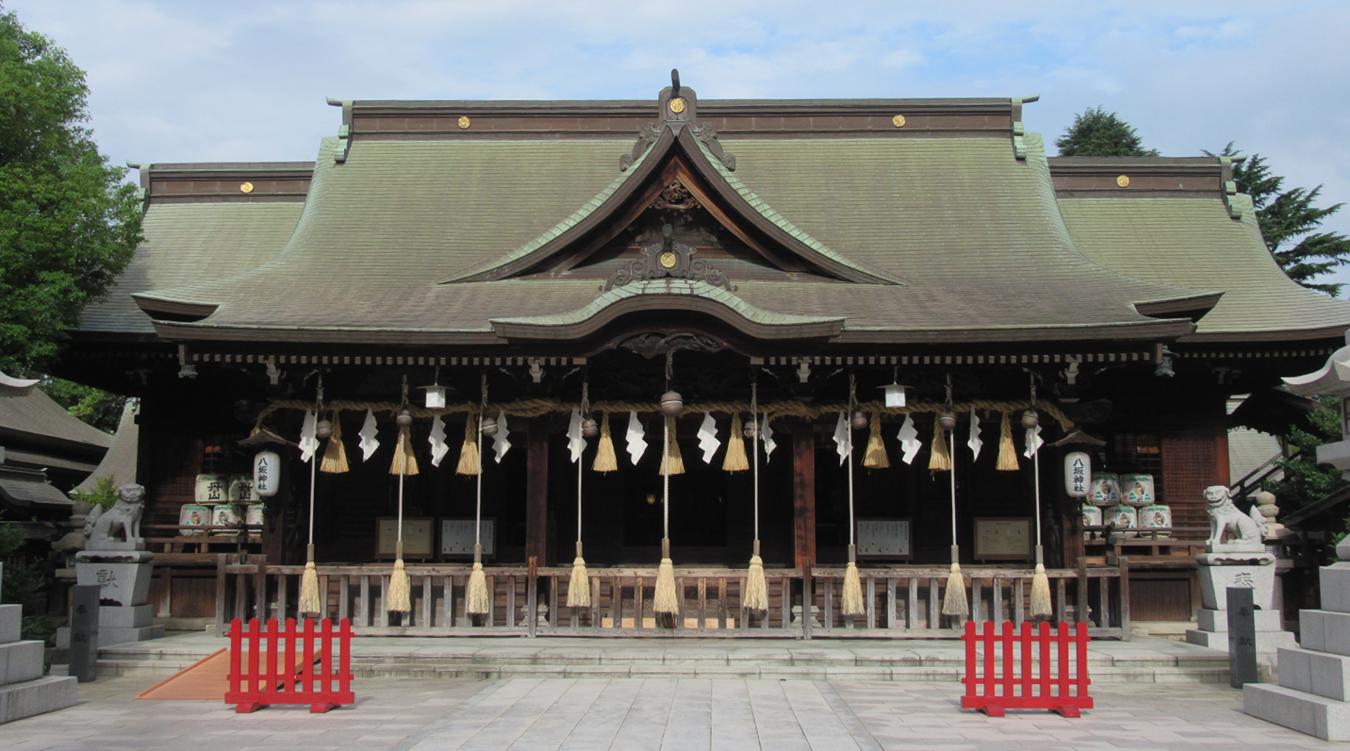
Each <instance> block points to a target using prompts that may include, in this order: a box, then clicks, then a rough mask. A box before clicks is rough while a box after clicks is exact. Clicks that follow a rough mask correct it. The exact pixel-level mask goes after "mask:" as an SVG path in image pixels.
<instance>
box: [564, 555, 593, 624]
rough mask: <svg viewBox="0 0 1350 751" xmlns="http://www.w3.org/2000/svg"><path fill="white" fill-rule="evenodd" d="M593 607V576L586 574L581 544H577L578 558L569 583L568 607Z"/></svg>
mask: <svg viewBox="0 0 1350 751" xmlns="http://www.w3.org/2000/svg"><path fill="white" fill-rule="evenodd" d="M590 606H591V576H590V574H588V573H587V572H586V559H585V558H582V557H581V542H580V541H578V542H577V557H576V558H574V559H573V560H572V578H571V579H570V580H568V582H567V607H569V608H589V607H590Z"/></svg>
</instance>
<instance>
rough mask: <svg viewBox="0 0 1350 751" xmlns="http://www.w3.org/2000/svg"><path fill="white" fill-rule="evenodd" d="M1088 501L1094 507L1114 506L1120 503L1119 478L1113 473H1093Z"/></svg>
mask: <svg viewBox="0 0 1350 751" xmlns="http://www.w3.org/2000/svg"><path fill="white" fill-rule="evenodd" d="M1088 500H1090V501H1092V504H1093V505H1094V506H1115V505H1116V504H1118V503H1120V478H1119V477H1117V476H1116V473H1115V472H1094V473H1093V474H1092V493H1091V494H1090V495H1088Z"/></svg>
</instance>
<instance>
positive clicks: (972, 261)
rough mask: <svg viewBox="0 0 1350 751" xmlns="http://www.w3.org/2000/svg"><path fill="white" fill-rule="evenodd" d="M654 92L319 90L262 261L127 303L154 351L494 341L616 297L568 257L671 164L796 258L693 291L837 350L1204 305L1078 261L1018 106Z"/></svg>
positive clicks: (752, 237) (1180, 290)
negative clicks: (581, 98) (335, 120)
mask: <svg viewBox="0 0 1350 751" xmlns="http://www.w3.org/2000/svg"><path fill="white" fill-rule="evenodd" d="M678 94H679V96H678V97H677V96H676V92H675V91H673V90H672V88H667V89H666V90H665V91H663V92H662V94H661V95H660V97H659V98H658V100H657V102H656V105H657V106H656V107H655V108H653V107H652V103H651V102H647V103H643V104H642V105H641V107H640V108H639V106H638V104H637V103H633V102H615V103H603V102H602V103H595V102H584V103H566V104H558V103H534V104H525V103H518V102H514V103H464V102H448V103H437V102H432V103H390V102H371V103H361V102H357V103H344V106H343V110H344V126H343V133H342V135H341V136H340V137H338V138H334V139H326V140H325V141H324V143H323V145H322V148H321V150H320V154H319V157H318V160H317V162H316V166H315V169H314V177H313V184H312V187H311V189H310V191H309V198H308V201H307V203H306V205H305V208H304V212H303V214H302V215H301V217H300V219H299V221H298V223H297V224H296V227H295V231H294V233H293V234H292V235H291V236H290V238H289V240H288V241H287V242H286V243H285V247H284V249H283V250H282V251H281V252H280V253H279V254H278V255H276V257H275V258H272V259H271V260H269V261H267V262H265V263H263V264H261V265H259V266H257V267H256V268H253V269H251V270H248V271H245V272H243V273H240V274H237V275H235V276H233V277H230V278H225V279H213V280H206V281H201V282H200V283H196V284H190V285H187V286H181V287H177V288H160V289H155V290H148V291H143V292H140V293H137V294H136V299H137V301H138V303H139V304H140V305H141V307H142V309H144V310H146V311H149V312H151V313H153V314H154V315H155V316H156V317H157V318H158V320H157V322H156V324H155V325H156V330H157V332H158V333H159V334H160V336H161V337H163V338H165V339H168V340H174V341H194V340H212V339H214V340H231V341H258V340H267V341H294V342H334V343H336V342H345V343H389V344H393V343H396V344H402V345H413V344H480V345H493V344H497V345H500V344H504V343H505V342H506V341H507V340H508V339H511V338H513V337H514V336H515V335H518V334H520V333H521V332H522V331H524V330H525V328H526V327H533V328H538V327H539V326H542V325H547V322H554V323H556V324H557V325H560V326H566V325H571V324H573V323H576V322H577V321H578V320H580V318H578V317H579V316H580V317H581V318H585V317H586V316H594V315H601V314H602V313H603V315H609V314H610V312H612V311H613V310H614V309H616V308H614V307H613V305H612V303H613V302H615V301H610V302H609V303H607V302H606V300H605V298H603V297H602V292H601V291H600V290H599V286H600V285H598V284H597V281H596V280H595V279H594V278H591V277H588V276H587V275H586V274H585V273H582V271H584V269H581V268H578V267H577V266H576V264H575V261H576V258H577V254H578V253H584V252H588V250H587V249H593V248H594V247H596V243H597V238H603V237H606V236H608V237H613V236H614V235H613V233H614V232H616V231H617V229H622V228H623V226H624V223H625V222H628V221H632V219H633V217H634V216H636V215H637V213H636V212H637V211H638V210H640V209H641V207H642V205H643V204H642V203H641V201H640V200H637V199H640V198H641V197H642V196H643V195H644V194H643V192H642V191H650V190H653V189H654V188H660V187H661V185H660V182H659V181H653V180H651V179H650V178H651V177H652V176H653V175H657V174H662V173H659V172H658V168H661V169H664V168H666V167H670V165H672V164H674V163H675V161H678V162H679V163H680V168H681V169H684V170H685V172H681V173H680V177H681V179H685V178H687V179H689V180H690V181H691V182H695V183H697V185H696V186H691V187H696V188H697V189H699V190H702V191H704V194H705V197H706V198H707V201H708V202H709V203H711V204H715V205H714V206H712V207H711V209H710V213H712V212H713V211H715V212H718V216H717V221H719V222H723V223H724V224H726V225H729V226H730V228H731V229H732V231H733V233H740V234H737V237H742V236H743V239H746V240H747V241H748V242H747V244H749V245H752V246H753V245H755V244H756V243H758V244H759V245H761V246H762V248H761V249H762V250H766V251H768V252H769V253H770V254H771V255H772V254H773V253H781V254H782V255H781V256H779V258H780V259H789V260H791V261H792V262H793V263H800V264H804V268H807V269H809V270H810V273H798V272H797V271H792V270H789V271H785V272H784V275H783V276H782V278H780V279H775V280H773V281H765V280H761V279H745V280H741V279H732V280H731V281H732V282H733V286H734V290H735V292H734V295H732V297H734V300H733V299H731V298H727V299H718V298H720V297H721V296H720V295H716V296H703V297H700V298H699V299H700V300H701V302H700V303H698V304H699V305H708V304H716V305H720V306H722V307H723V308H724V311H723V312H724V314H725V316H727V317H728V318H727V320H736V317H737V316H741V318H742V319H744V320H745V321H753V316H743V315H741V313H743V312H745V311H751V310H753V311H755V314H754V315H759V316H762V317H763V318H764V320H770V319H772V320H779V321H796V322H814V323H812V325H816V324H819V323H823V322H832V321H837V320H840V319H842V321H843V323H842V327H840V328H839V330H838V331H837V333H836V334H834V335H833V336H832V338H831V341H834V342H841V343H842V342H859V343H863V342H865V343H901V342H922V343H945V342H957V341H961V342H996V341H1028V340H1062V341H1082V340H1107V339H1137V340H1152V341H1160V340H1166V339H1170V338H1175V337H1177V336H1179V335H1183V334H1186V333H1189V332H1190V331H1192V329H1193V325H1192V323H1191V321H1190V320H1189V317H1188V316H1191V315H1194V314H1196V312H1197V311H1204V310H1206V309H1208V308H1209V307H1211V306H1212V305H1213V304H1214V301H1215V300H1216V299H1217V298H1218V294H1219V293H1218V292H1216V291H1214V290H1212V289H1211V288H1209V287H1207V286H1206V285H1203V284H1198V285H1195V286H1187V287H1183V286H1179V285H1177V284H1173V283H1169V282H1167V281H1162V280H1145V279H1140V278H1136V277H1132V276H1127V275H1123V274H1121V273H1120V272H1118V271H1113V270H1110V269H1108V268H1105V267H1103V266H1101V265H1098V263H1096V262H1095V261H1093V260H1091V259H1090V258H1088V257H1087V256H1085V255H1084V254H1082V253H1081V252H1080V251H1079V249H1078V248H1077V247H1076V246H1075V245H1074V243H1073V241H1072V240H1071V238H1070V236H1069V232H1068V230H1067V229H1066V228H1065V226H1064V223H1063V220H1062V218H1061V216H1060V212H1059V209H1058V206H1057V205H1056V202H1055V194H1054V189H1053V187H1052V185H1051V182H1050V174H1049V170H1048V168H1047V163H1046V159H1045V155H1044V149H1043V146H1042V144H1041V141H1040V139H1039V137H1038V136H1036V135H1034V134H1026V133H1024V132H1023V131H1022V128H1021V122H1020V120H1021V114H1020V113H1021V102H1020V101H1019V100H1015V99H1004V100H946V101H943V100H857V101H850V102H839V101H825V102H744V101H735V102H717V101H705V102H699V101H698V100H697V98H696V97H695V96H694V95H693V92H692V91H690V90H688V89H687V88H685V89H683V90H681V91H679V92H678ZM675 98H680V99H682V100H683V101H684V104H683V105H682V107H683V109H682V110H681V112H679V113H677V112H674V111H673V110H672V109H671V106H672V101H673V100H674V99H675ZM643 112H645V114H643ZM654 112H655V113H660V114H658V115H657V119H656V121H655V123H654V124H653V120H652V114H653V113H654ZM681 114H683V115H684V119H683V120H681V119H680V118H679V117H676V116H677V115H681ZM635 137H636V138H637V143H636V144H635V143H634V139H635ZM624 155H627V156H628V157H629V160H630V161H628V162H627V163H626V165H625V168H621V167H620V157H621V156H624ZM616 228H617V229H616ZM541 269H547V273H541V272H540V270H541ZM446 280H451V281H450V282H449V283H447V282H446ZM640 289H646V288H639V287H634V288H633V289H631V290H627V291H625V292H624V293H623V295H624V296H625V299H628V298H627V297H626V296H628V295H630V294H631V293H634V292H637V291H639V290H640ZM662 298H664V302H662V301H661V299H662ZM671 298H672V296H671V295H653V296H651V297H650V298H649V300H650V301H651V302H652V304H653V305H657V306H658V307H659V306H660V305H663V304H668V303H670V302H671ZM631 304H633V303H625V305H631ZM620 308H622V306H620ZM605 311H609V312H605ZM494 322H495V323H494ZM830 325H834V324H832V323H831V324H830ZM512 327H514V329H513V328H512ZM512 331H513V332H514V333H513V334H512V335H511V336H508V332H512Z"/></svg>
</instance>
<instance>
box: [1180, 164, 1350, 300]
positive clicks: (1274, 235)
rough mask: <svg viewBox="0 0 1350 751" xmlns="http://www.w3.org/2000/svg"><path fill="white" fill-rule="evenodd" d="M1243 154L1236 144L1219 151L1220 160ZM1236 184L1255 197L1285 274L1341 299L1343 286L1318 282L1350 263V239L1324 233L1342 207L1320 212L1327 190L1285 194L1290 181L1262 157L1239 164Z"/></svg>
mask: <svg viewBox="0 0 1350 751" xmlns="http://www.w3.org/2000/svg"><path fill="white" fill-rule="evenodd" d="M1205 153H1206V154H1210V155H1211V156H1213V154H1212V153H1211V152H1208V151H1207V152H1205ZM1237 154H1238V150H1237V148H1236V146H1235V145H1234V144H1233V142H1231V141H1230V142H1229V143H1228V145H1227V146H1224V147H1223V151H1221V152H1219V156H1235V155H1237ZM1233 182H1235V183H1237V189H1238V191H1239V192H1242V193H1246V194H1247V195H1249V196H1251V197H1252V205H1253V206H1255V207H1256V219H1257V222H1258V223H1259V224H1260V226H1261V236H1262V237H1263V238H1265V241H1266V247H1267V248H1269V249H1270V252H1271V254H1272V255H1274V256H1275V260H1276V261H1278V262H1279V264H1280V268H1283V269H1284V273H1286V274H1288V275H1289V278H1290V279H1293V280H1294V281H1296V282H1298V283H1299V284H1302V285H1303V286H1305V287H1308V288H1310V289H1315V290H1318V291H1321V292H1325V293H1327V294H1328V295H1331V296H1333V297H1334V296H1337V295H1339V294H1340V290H1341V287H1342V286H1343V285H1340V284H1331V283H1327V282H1315V281H1314V280H1315V279H1319V278H1321V277H1323V276H1324V275H1326V274H1327V273H1329V272H1331V271H1334V270H1335V269H1336V268H1338V267H1340V266H1343V265H1345V264H1346V263H1350V238H1347V237H1346V236H1345V235H1343V234H1341V233H1339V232H1324V231H1320V230H1321V226H1322V222H1323V221H1325V220H1326V219H1327V218H1328V217H1330V216H1332V215H1333V214H1335V213H1336V212H1338V211H1340V210H1341V206H1342V204H1339V203H1337V204H1333V205H1331V206H1323V207H1320V208H1319V207H1318V206H1317V205H1316V204H1317V201H1318V198H1320V197H1321V194H1322V186H1321V185H1318V186H1317V187H1315V188H1289V189H1288V190H1285V189H1284V178H1283V177H1282V176H1280V175H1276V174H1274V173H1273V172H1271V169H1270V165H1269V164H1267V163H1266V160H1265V157H1263V156H1261V155H1260V154H1252V155H1251V156H1250V157H1248V158H1246V159H1245V160H1243V161H1242V162H1240V163H1238V164H1235V165H1233Z"/></svg>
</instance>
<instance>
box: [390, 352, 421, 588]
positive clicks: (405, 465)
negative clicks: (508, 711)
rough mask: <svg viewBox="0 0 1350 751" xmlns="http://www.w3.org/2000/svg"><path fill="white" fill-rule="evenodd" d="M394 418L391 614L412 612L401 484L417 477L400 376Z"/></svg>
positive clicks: (409, 418)
mask: <svg viewBox="0 0 1350 751" xmlns="http://www.w3.org/2000/svg"><path fill="white" fill-rule="evenodd" d="M400 406H401V410H400V411H399V414H398V418H397V419H398V444H397V445H395V446H394V462H393V464H392V465H391V466H390V468H389V471H390V472H393V473H396V474H398V522H397V527H396V529H397V532H396V537H395V540H394V572H393V573H392V574H390V576H389V596H388V597H386V598H385V607H387V608H388V609H389V612H391V613H405V614H406V613H411V612H412V585H411V582H409V581H408V571H407V569H405V568H404V566H403V481H404V478H406V477H407V476H408V475H410V474H413V475H415V474H417V459H416V457H414V456H412V440H411V435H412V415H411V414H409V413H408V409H407V407H408V376H406V375H405V376H403V399H402V401H401V402H400Z"/></svg>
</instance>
